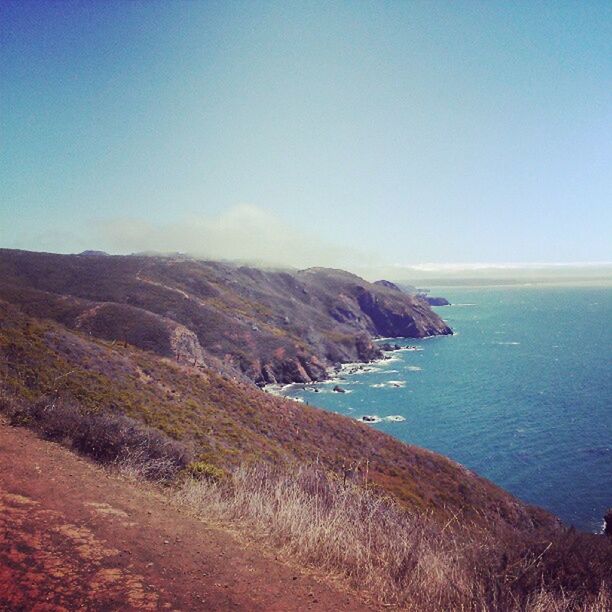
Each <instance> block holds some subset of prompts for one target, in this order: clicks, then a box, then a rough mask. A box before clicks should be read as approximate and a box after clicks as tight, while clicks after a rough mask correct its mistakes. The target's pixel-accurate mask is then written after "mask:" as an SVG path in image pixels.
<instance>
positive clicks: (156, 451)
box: [0, 398, 191, 481]
mask: <svg viewBox="0 0 612 612" xmlns="http://www.w3.org/2000/svg"><path fill="white" fill-rule="evenodd" d="M0 410H1V411H3V412H4V413H5V414H6V415H7V416H8V418H9V420H10V422H11V423H12V424H13V425H21V426H24V425H25V426H27V427H29V428H31V429H33V430H35V431H36V432H37V433H38V434H39V435H41V437H43V438H45V439H47V440H53V441H56V442H60V443H62V444H64V445H66V446H69V447H70V448H72V449H73V450H75V451H76V452H78V453H80V454H82V455H86V456H87V457H91V458H92V459H94V460H95V461H97V462H99V463H102V464H106V465H108V464H115V465H116V466H119V467H121V468H122V469H124V470H128V471H130V472H131V473H132V474H134V475H136V474H137V475H139V476H141V477H144V478H147V479H149V480H158V481H168V480H171V479H172V478H174V477H175V476H176V475H177V474H178V473H179V472H180V471H181V470H183V469H184V468H185V467H186V466H187V465H188V464H189V462H190V460H191V452H190V451H189V449H188V448H187V447H186V446H185V445H184V444H181V443H179V442H177V441H176V440H172V439H171V438H169V437H168V436H167V435H165V434H164V433H162V432H161V431H159V430H157V429H152V428H150V427H146V426H145V425H142V424H141V423H139V422H137V421H135V420H134V419H131V418H129V417H127V416H125V415H122V414H114V413H106V414H103V413H92V412H88V411H85V410H83V409H82V408H81V407H80V406H78V405H76V404H75V403H72V402H68V401H66V400H60V399H49V398H41V399H40V400H39V401H36V402H32V403H25V402H18V401H9V400H7V399H6V398H4V399H3V401H2V402H0Z"/></svg>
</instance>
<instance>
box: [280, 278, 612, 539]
mask: <svg viewBox="0 0 612 612" xmlns="http://www.w3.org/2000/svg"><path fill="white" fill-rule="evenodd" d="M432 295H443V296H444V297H446V298H448V299H449V300H450V301H451V302H452V303H453V305H452V306H445V307H439V308H436V309H435V310H436V311H437V312H438V313H439V314H440V316H442V317H443V318H444V319H445V320H446V321H447V322H448V323H449V324H450V326H451V327H452V328H453V330H454V331H455V335H454V336H448V337H436V338H427V339H423V340H397V343H398V344H401V345H402V346H411V347H415V348H416V349H417V350H406V351H396V352H393V353H389V354H388V355H389V357H390V359H388V360H385V361H383V362H379V363H376V364H373V365H372V366H367V367H366V368H364V369H361V370H359V371H356V372H352V373H351V369H350V368H345V369H344V371H343V372H342V373H341V374H340V376H341V377H342V380H340V381H337V380H336V381H331V382H328V383H324V384H321V383H318V384H316V385H311V386H306V387H305V388H299V387H295V386H294V387H293V388H289V389H286V390H285V391H284V394H285V395H288V396H291V397H296V398H300V399H302V400H303V401H306V402H308V403H309V404H311V405H316V406H319V407H321V408H324V409H327V410H330V411H335V412H338V413H340V414H344V415H348V416H351V417H354V418H362V417H364V416H369V417H371V418H373V419H374V421H375V422H373V423H371V424H370V426H372V427H376V428H378V429H381V430H383V431H385V432H387V433H389V434H391V435H392V436H395V437H397V438H399V439H401V440H403V441H405V442H408V443H410V444H415V445H418V446H421V447H424V448H428V449H430V450H433V451H436V452H439V453H442V454H444V455H447V456H449V457H451V458H453V459H454V460H456V461H458V462H460V463H462V464H463V465H465V466H467V467H468V468H470V469H472V470H474V471H476V472H477V473H479V474H480V475H482V476H485V477H486V478H488V479H490V480H491V481H493V482H495V483H496V484H498V485H500V486H501V487H503V488H505V489H507V490H508V491H510V492H511V493H513V494H514V495H516V496H517V497H519V498H521V499H523V500H524V501H526V502H529V503H533V504H536V505H539V506H542V507H543V508H546V509H548V510H550V511H552V512H554V513H555V514H557V515H558V516H559V517H561V519H562V520H563V521H564V522H565V523H566V524H571V525H574V526H575V527H577V528H578V529H582V530H586V531H591V532H596V531H600V530H601V528H602V523H603V519H602V517H603V514H604V512H605V510H606V509H607V508H608V507H611V506H612V368H611V365H612V328H611V326H610V323H611V316H610V315H611V313H612V288H610V287H542V286H540V287H535V286H534V287H520V288H517V287H507V288H500V287H495V288H488V287H482V288H446V289H436V290H435V291H434V292H433V293H432ZM336 384H339V385H340V386H341V387H342V388H344V389H345V390H346V391H347V393H337V392H333V391H332V389H333V387H334V386H335V385H336ZM314 389H318V392H315V391H314Z"/></svg>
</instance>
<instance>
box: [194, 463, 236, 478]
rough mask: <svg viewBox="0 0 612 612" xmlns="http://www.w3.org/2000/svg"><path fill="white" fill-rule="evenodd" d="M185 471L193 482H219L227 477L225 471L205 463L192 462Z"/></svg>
mask: <svg viewBox="0 0 612 612" xmlns="http://www.w3.org/2000/svg"><path fill="white" fill-rule="evenodd" d="M187 471H188V473H189V475H190V476H191V477H192V478H194V479H195V480H202V479H207V480H212V481H213V482H221V481H222V480H224V479H225V477H226V476H227V474H226V472H225V470H222V469H221V468H218V467H217V466H215V465H212V464H211V463H206V462H205V461H193V462H192V463H190V464H189V465H188V466H187Z"/></svg>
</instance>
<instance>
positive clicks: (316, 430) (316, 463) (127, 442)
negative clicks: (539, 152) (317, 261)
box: [0, 251, 612, 611]
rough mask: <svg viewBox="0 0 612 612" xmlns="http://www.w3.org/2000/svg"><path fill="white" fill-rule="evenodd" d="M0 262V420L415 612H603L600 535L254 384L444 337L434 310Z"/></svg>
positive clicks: (352, 297) (157, 273)
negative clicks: (409, 336) (399, 342)
mask: <svg viewBox="0 0 612 612" xmlns="http://www.w3.org/2000/svg"><path fill="white" fill-rule="evenodd" d="M1 255H2V256H1V257H0V266H1V267H2V277H0V296H1V297H0V411H2V412H4V413H5V414H6V415H8V416H9V418H10V419H11V421H12V422H13V423H15V424H19V425H26V426H29V427H31V428H33V429H35V430H36V431H38V432H39V433H40V435H42V436H43V437H47V438H49V439H53V440H57V441H60V442H62V443H64V444H66V445H68V446H71V447H72V448H73V449H74V450H76V451H78V452H81V453H84V454H86V455H88V456H90V457H92V458H94V459H96V460H98V461H102V462H105V463H115V462H117V461H119V462H121V463H122V464H124V465H127V464H129V463H130V462H131V464H133V465H136V464H138V465H139V470H140V471H139V473H141V474H142V475H144V476H145V477H150V478H154V479H157V480H160V479H161V480H165V481H166V482H167V481H171V482H174V483H175V484H176V483H180V482H181V481H182V479H183V478H184V477H185V476H186V475H188V474H191V475H192V476H195V477H196V478H199V479H200V480H198V481H196V483H195V484H188V485H187V488H186V489H184V490H182V492H181V493H180V495H181V496H182V498H181V499H183V502H182V503H185V504H186V505H187V506H188V507H189V508H191V509H192V510H193V511H195V512H203V511H205V512H206V513H207V515H208V516H214V517H215V520H219V521H220V522H223V521H224V520H231V521H236V522H238V523H239V524H241V525H242V526H243V527H244V528H245V529H252V530H253V532H254V533H259V534H261V536H262V537H265V538H266V539H267V540H268V541H270V542H271V543H273V544H274V546H277V547H278V549H279V550H281V549H282V550H286V551H289V553H290V555H291V556H292V557H293V558H297V559H300V560H302V561H303V562H304V563H307V564H311V565H313V566H315V567H318V568H323V569H325V570H326V571H328V570H329V571H330V572H332V573H334V574H338V575H340V576H343V577H344V578H345V579H347V580H349V582H351V584H353V585H354V586H355V588H359V584H360V581H361V583H363V584H364V585H366V586H367V589H369V590H370V593H371V592H372V590H375V589H376V588H377V587H376V585H377V584H379V586H380V587H381V588H383V587H384V589H386V591H385V592H386V596H388V598H390V599H391V600H392V601H394V602H396V603H402V605H408V603H410V605H414V606H416V608H415V609H429V608H428V606H429V603H431V601H433V600H432V599H431V598H432V597H433V598H434V599H436V598H437V599H436V601H438V604H439V605H438V604H436V605H438V607H436V605H434V606H433V607H431V609H440V606H441V607H442V608H444V607H446V608H447V609H448V606H451V607H453V606H455V607H456V606H459V607H461V606H463V607H464V608H465V609H499V610H502V609H503V610H507V609H512V610H514V609H516V610H523V609H525V610H526V609H529V610H574V609H575V610H578V609H585V610H586V609H589V610H598V611H599V610H604V609H605V606H606V605H607V603H606V602H608V601H609V600H608V599H607V595H606V590H605V589H606V587H605V582H606V579H607V578H606V575H607V570H606V568H607V567H609V565H610V563H612V546H610V545H609V543H608V542H607V541H606V540H605V538H603V537H599V536H589V535H587V534H577V533H575V532H573V531H571V530H567V529H565V528H564V527H563V526H561V525H560V523H559V522H558V520H557V519H556V518H555V517H553V516H551V515H550V514H548V513H547V512H545V511H543V510H541V509H538V508H533V507H530V506H527V505H526V504H524V503H522V502H520V501H519V500H517V499H515V498H513V497H512V496H511V495H509V494H508V493H506V492H505V491H503V490H501V489H500V488H498V487H496V486H495V485H493V484H492V483H490V482H488V481H487V480H485V479H483V478H480V477H479V476H477V475H476V474H474V473H472V472H470V471H469V470H466V469H465V468H463V467H462V466H460V465H458V464H456V463H454V462H452V461H450V460H449V459H447V458H445V457H442V456H440V455H437V454H435V453H431V452H429V451H426V450H423V449H419V448H416V447H412V446H409V445H406V444H404V443H402V442H399V441H398V440H395V439H394V438H392V437H390V436H388V435H386V434H383V433H381V432H379V431H377V430H374V429H372V428H370V427H369V426H367V425H365V424H362V423H359V422H357V421H354V420H352V419H349V418H346V417H343V416H340V415H335V414H332V413H329V412H325V411H322V410H318V409H316V408H312V407H309V406H305V405H303V404H298V403H296V402H293V401H291V400H288V399H283V398H278V397H274V396H271V395H269V394H267V393H265V392H264V391H262V390H260V389H258V388H257V386H256V385H255V384H254V383H253V380H259V376H262V375H263V374H262V372H264V371H266V368H268V374H270V375H272V376H275V372H276V373H278V372H279V371H282V372H284V373H285V374H286V375H288V376H290V379H292V380H293V379H295V378H297V379H299V377H300V376H302V374H304V373H306V375H307V376H308V373H307V370H308V369H309V368H315V366H316V364H319V367H320V368H321V369H322V368H323V366H324V365H327V364H329V363H333V362H334V361H342V360H343V359H348V358H355V357H358V358H359V357H361V358H367V356H368V355H369V354H370V353H368V351H369V350H371V349H370V348H368V347H372V346H373V345H372V337H373V335H375V334H381V333H382V331H383V330H384V329H386V327H385V326H392V329H393V330H394V331H396V330H397V329H401V328H402V326H406V327H405V328H404V330H403V331H405V332H406V333H409V332H410V331H411V330H412V331H414V330H415V329H416V330H417V332H418V333H421V332H423V333H424V332H425V331H432V330H433V331H435V330H437V331H438V332H440V333H442V332H444V331H445V329H446V328H445V327H444V325H443V324H442V323H441V322H439V320H437V319H434V318H431V314H430V312H431V311H430V310H429V308H428V307H427V306H426V305H422V304H421V303H420V302H418V301H416V302H414V301H406V298H405V296H404V295H403V294H401V293H400V292H399V291H397V290H396V289H393V288H392V287H387V286H384V285H383V286H382V289H380V291H381V292H382V293H381V292H371V291H370V289H369V288H368V286H367V284H366V285H364V283H365V281H361V279H358V278H357V277H354V276H352V275H349V274H347V273H345V272H341V271H330V270H316V269H315V270H308V271H304V272H301V273H295V274H288V273H281V272H262V271H258V270H254V269H250V268H246V269H244V268H238V269H237V268H232V267H230V266H225V265H221V264H202V263H200V262H193V261H188V260H187V261H174V260H162V259H152V260H149V259H148V258H138V257H125V258H106V257H102V256H96V257H80V258H79V257H62V256H47V255H38V254H28V253H25V254H23V253H15V252H10V251H8V252H7V251H5V252H3V253H2V254H1ZM24 262H25V263H24ZM145 272H146V280H143V279H144V278H145ZM223 274H225V275H226V276H222V275H223ZM300 294H301V296H302V297H300V299H299V300H298V298H297V297H296V296H298V295H300ZM196 296H197V297H196ZM397 296H399V297H397ZM396 300H397V301H396ZM410 300H412V298H410ZM276 301H278V303H279V304H280V305H281V306H279V309H280V313H281V314H280V315H279V313H278V311H277V309H276ZM296 303H297V305H296ZM289 312H291V313H292V316H293V317H296V318H295V319H294V321H295V322H293V323H292V319H290V318H289V314H287V313H289ZM288 319H289V321H288ZM283 324H284V325H285V326H286V327H283ZM428 326H433V327H431V328H430V327H428ZM254 327H255V328H257V329H253V328H254ZM245 329H248V330H250V331H248V332H247V335H246V336H244V335H242V336H241V333H242V332H241V331H240V330H242V331H244V330H245ZM262 329H263V330H264V333H262V332H261V330H262ZM419 330H420V331H419ZM415 333H416V332H415ZM247 338H249V339H250V340H249V341H248V342H247V341H246V340H247ZM321 338H327V340H326V341H327V342H328V343H329V345H327V344H325V343H323V342H322V340H321ZM245 342H246V344H245ZM360 343H362V349H361V350H363V351H364V353H362V354H357V353H355V352H354V351H356V350H357V349H356V347H358V346H359V344H360ZM332 347H335V348H332ZM333 350H336V351H339V353H338V354H333ZM374 350H375V349H374ZM266 351H270V353H269V355H271V356H270V357H265V358H262V357H261V356H260V355H268V353H266ZM351 351H353V352H351ZM254 359H255V360H259V365H258V366H257V367H255V366H253V360H254ZM266 360H267V361H266ZM249 364H251V365H249ZM279 367H280V368H281V370H279V369H278V368H279ZM257 368H259V370H258V369H257ZM258 372H259V374H258ZM264 379H265V376H264ZM126 462H127V463H126ZM143 466H144V469H143ZM198 483H199V484H198ZM339 538H340V539H342V538H344V539H345V543H344V544H342V545H340V541H341V540H339ZM398 538H399V539H398ZM349 540H350V541H351V546H347V545H346V541H349ZM356 581H357V582H356ZM457 584H459V587H458V586H457ZM602 584H603V585H604V586H603V587H602ZM453 585H455V586H453ZM601 589H603V590H601ZM585 602H586V603H585ZM588 602H590V603H588ZM602 602H603V603H602ZM419 606H420V607H419ZM588 606H591V607H588Z"/></svg>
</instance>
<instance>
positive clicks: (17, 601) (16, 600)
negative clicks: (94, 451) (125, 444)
mask: <svg viewBox="0 0 612 612" xmlns="http://www.w3.org/2000/svg"><path fill="white" fill-rule="evenodd" d="M78 609H88V610H92V609H94V610H105V611H106V610H122V611H124V610H185V611H187V610H189V611H191V610H248V611H249V612H250V611H256V610H266V611H267V610H274V611H280V610H282V611H291V610H321V611H329V610H333V611H334V612H340V611H351V612H358V611H361V610H367V609H368V608H367V607H365V606H364V605H363V604H361V603H360V602H359V601H358V600H356V599H353V598H352V597H351V596H349V595H346V594H343V593H340V592H338V591H336V590H334V589H333V588H332V587H330V586H326V585H323V584H320V583H319V582H317V581H316V580H315V579H314V578H312V577H311V576H309V575H307V574H305V573H300V572H296V571H295V570H294V569H292V568H289V567H287V566H286V565H283V564H281V563H280V562H278V561H275V560H273V559H269V558H266V557H265V556H263V555H262V554H261V552H260V551H259V550H258V549H257V548H256V547H255V546H253V545H249V544H248V543H245V542H241V541H239V540H238V539H237V538H235V537H234V536H232V535H230V534H228V533H226V532H224V531H220V530H216V529H212V528H208V527H207V526H206V525H204V524H203V523H202V522H200V521H198V520H196V519H194V518H191V517H189V516H187V515H185V514H182V513H180V512H179V511H177V510H175V509H173V508H170V507H168V505H167V503H165V502H164V499H163V497H162V496H161V495H158V494H156V493H154V492H152V491H149V490H146V488H138V487H133V486H132V485H131V484H129V483H127V482H124V481H122V480H120V479H117V478H114V477H113V476H110V475H108V474H106V473H105V472H104V471H103V470H101V469H100V468H98V467H97V466H95V465H92V464H90V463H89V462H87V461H85V460H83V459H81V458H79V457H77V456H75V455H73V454H72V453H70V452H69V451H67V450H66V449H64V448H62V447H60V446H58V445H57V444H53V443H50V442H45V441H42V440H40V439H38V438H36V437H35V436H34V435H33V434H32V433H31V432H28V431H26V430H24V429H15V428H12V427H8V426H6V425H3V424H2V423H0V610H11V611H13V610H32V611H45V612H55V611H59V610H78Z"/></svg>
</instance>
